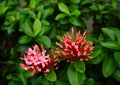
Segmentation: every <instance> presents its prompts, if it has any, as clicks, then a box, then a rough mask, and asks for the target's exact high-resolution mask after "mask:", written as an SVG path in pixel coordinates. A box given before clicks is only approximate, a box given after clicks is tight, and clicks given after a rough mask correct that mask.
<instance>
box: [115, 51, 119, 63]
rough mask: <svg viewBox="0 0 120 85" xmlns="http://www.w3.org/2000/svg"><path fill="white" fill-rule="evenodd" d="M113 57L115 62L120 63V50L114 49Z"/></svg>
mask: <svg viewBox="0 0 120 85" xmlns="http://www.w3.org/2000/svg"><path fill="white" fill-rule="evenodd" d="M114 58H115V60H116V61H117V63H118V64H119V65H120V52H118V51H115V52H114Z"/></svg>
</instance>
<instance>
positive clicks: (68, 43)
mask: <svg viewBox="0 0 120 85" xmlns="http://www.w3.org/2000/svg"><path fill="white" fill-rule="evenodd" d="M85 34H86V32H84V33H83V35H80V31H79V32H78V33H76V36H75V35H74V30H73V29H72V35H69V34H68V33H67V34H65V35H64V36H63V37H62V38H61V42H62V44H60V43H58V42H56V44H57V46H59V48H57V49H56V54H57V55H59V56H61V58H63V60H67V61H68V62H71V63H73V62H74V61H75V60H80V61H83V60H85V61H88V60H89V59H91V58H92V56H89V54H90V53H91V52H92V50H93V48H94V47H93V42H92V41H87V40H86V36H85Z"/></svg>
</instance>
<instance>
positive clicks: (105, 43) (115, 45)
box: [100, 40, 120, 50]
mask: <svg viewBox="0 0 120 85" xmlns="http://www.w3.org/2000/svg"><path fill="white" fill-rule="evenodd" d="M100 44H101V45H102V46H103V47H106V48H109V49H113V50H120V45H119V44H118V43H117V42H115V41H110V40H104V41H101V42H100Z"/></svg>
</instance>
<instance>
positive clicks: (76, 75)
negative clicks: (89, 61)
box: [67, 64, 85, 85]
mask: <svg viewBox="0 0 120 85" xmlns="http://www.w3.org/2000/svg"><path fill="white" fill-rule="evenodd" d="M67 75H68V79H69V82H70V84H71V85H83V83H84V80H85V74H83V73H80V72H77V71H76V69H75V67H74V65H73V64H70V65H69V67H68V71H67Z"/></svg>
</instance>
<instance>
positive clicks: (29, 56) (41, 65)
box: [20, 29, 94, 73]
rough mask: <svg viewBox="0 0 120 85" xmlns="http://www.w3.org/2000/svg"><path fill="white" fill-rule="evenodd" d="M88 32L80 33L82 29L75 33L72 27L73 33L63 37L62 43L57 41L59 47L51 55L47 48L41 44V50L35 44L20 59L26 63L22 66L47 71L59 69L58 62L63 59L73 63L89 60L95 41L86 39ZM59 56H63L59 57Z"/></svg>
mask: <svg viewBox="0 0 120 85" xmlns="http://www.w3.org/2000/svg"><path fill="white" fill-rule="evenodd" d="M85 35H86V32H84V33H83V35H80V31H79V32H78V33H76V35H74V30H73V29H72V35H69V34H68V33H67V34H65V35H64V36H63V37H62V38H61V42H62V44H60V43H58V42H56V44H57V46H58V48H56V51H55V52H54V51H51V52H50V55H46V50H45V49H44V47H43V46H42V45H41V49H42V50H41V51H40V49H39V47H38V46H37V45H35V46H33V49H31V48H28V50H27V51H26V52H25V55H24V57H21V58H20V59H21V60H23V61H24V62H25V63H24V64H21V67H22V68H23V69H25V70H33V71H34V73H37V72H43V73H47V72H49V71H50V70H51V69H57V68H58V67H56V65H57V63H59V62H60V61H61V60H67V61H68V62H71V63H73V62H74V61H75V60H80V61H83V60H85V61H88V60H89V59H91V58H92V56H89V54H90V53H91V52H92V50H93V48H94V47H93V42H92V41H87V40H86V37H85ZM52 56H53V57H52ZM57 56H61V57H60V58H58V57H57Z"/></svg>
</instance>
